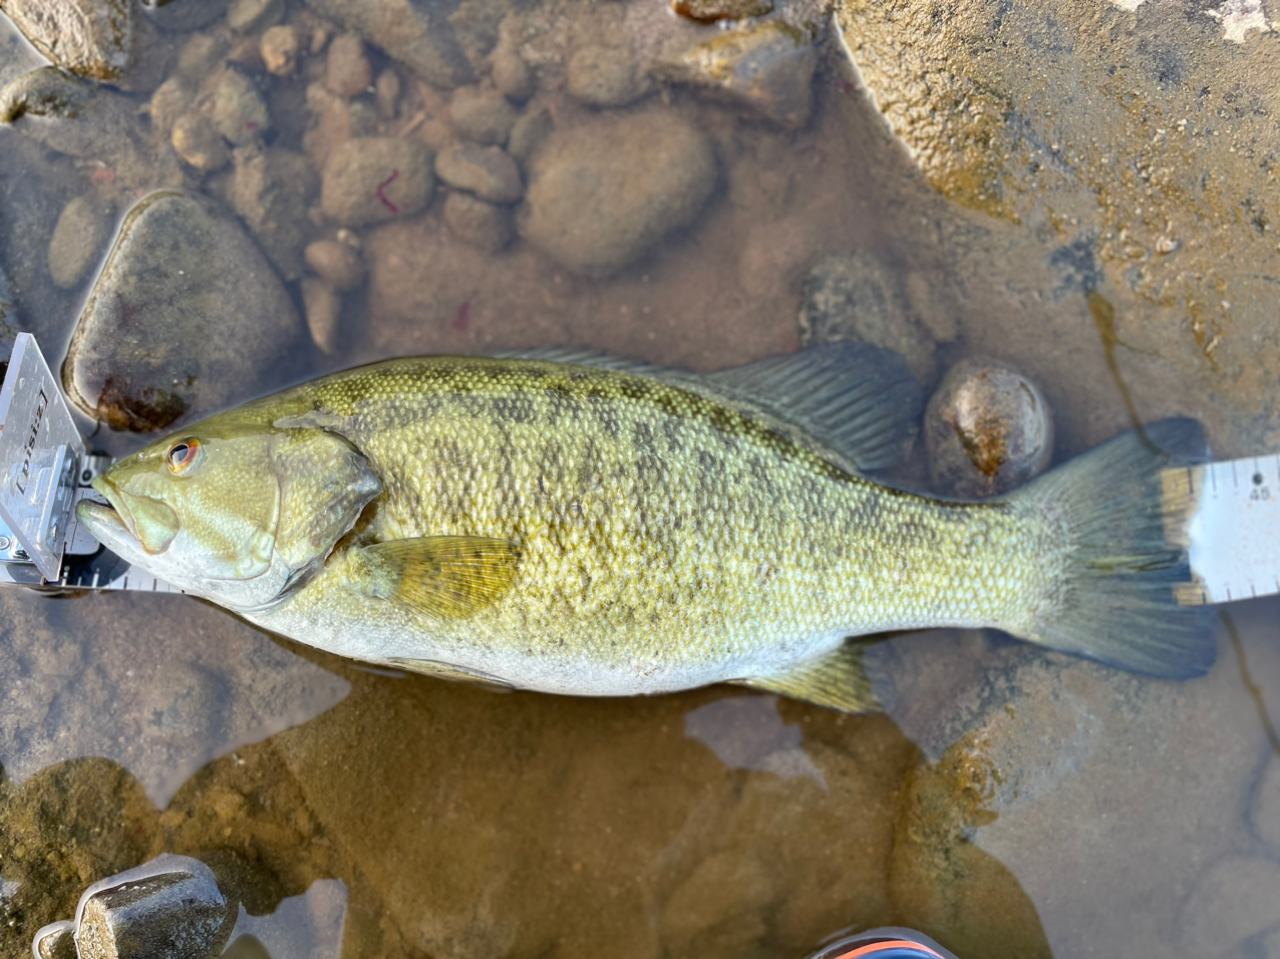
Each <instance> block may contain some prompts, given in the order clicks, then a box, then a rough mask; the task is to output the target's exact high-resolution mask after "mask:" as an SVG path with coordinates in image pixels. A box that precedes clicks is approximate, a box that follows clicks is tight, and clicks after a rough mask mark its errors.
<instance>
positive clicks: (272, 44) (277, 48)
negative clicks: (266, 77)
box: [262, 24, 302, 77]
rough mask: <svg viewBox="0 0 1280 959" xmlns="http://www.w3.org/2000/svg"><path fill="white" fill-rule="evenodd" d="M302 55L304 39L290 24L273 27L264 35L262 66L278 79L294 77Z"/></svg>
mask: <svg viewBox="0 0 1280 959" xmlns="http://www.w3.org/2000/svg"><path fill="white" fill-rule="evenodd" d="M301 53H302V39H301V38H300V37H299V36H298V31H297V30H296V29H294V28H293V27H292V26H289V25H288V24H284V25H281V26H278V27H272V28H271V29H270V30H268V31H267V32H266V33H264V34H263V35H262V64H263V66H265V67H266V68H267V72H268V73H273V74H275V75H276V76H278V77H290V76H293V73H294V71H295V70H297V69H298V57H299V55H300V54H301Z"/></svg>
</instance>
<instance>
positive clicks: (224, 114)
mask: <svg viewBox="0 0 1280 959" xmlns="http://www.w3.org/2000/svg"><path fill="white" fill-rule="evenodd" d="M212 111H213V112H212V117H213V125H214V126H215V127H217V129H218V132H219V133H221V134H222V135H223V136H224V137H226V138H227V139H228V140H229V141H230V142H231V143H234V144H235V145H236V146H244V145H245V144H246V143H252V142H254V141H255V140H257V139H259V138H261V136H262V135H263V134H264V133H266V132H267V131H268V130H269V129H271V115H270V114H269V113H268V112H267V103H266V101H265V100H263V98H262V94H261V93H260V92H258V87H257V85H256V84H254V82H253V81H252V80H250V79H249V78H248V77H247V76H245V75H244V74H243V73H241V72H240V71H239V70H235V69H232V68H227V69H226V70H224V71H223V72H222V76H221V77H219V78H218V80H217V82H216V84H215V85H214V88H213V107H212Z"/></svg>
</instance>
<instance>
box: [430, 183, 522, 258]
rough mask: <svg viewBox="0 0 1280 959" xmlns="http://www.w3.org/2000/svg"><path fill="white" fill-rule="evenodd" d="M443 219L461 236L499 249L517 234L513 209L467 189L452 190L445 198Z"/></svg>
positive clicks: (486, 248)
mask: <svg viewBox="0 0 1280 959" xmlns="http://www.w3.org/2000/svg"><path fill="white" fill-rule="evenodd" d="M444 221H445V223H447V224H449V229H450V230H452V231H453V234H454V235H455V236H456V237H458V239H460V240H463V241H465V242H467V243H470V244H471V245H472V246H475V247H479V248H480V249H482V250H484V251H485V252H487V253H497V252H498V251H499V250H501V249H502V248H503V247H505V246H506V245H507V244H508V243H510V242H511V238H512V236H514V235H515V224H514V223H513V222H512V218H511V211H510V209H508V208H506V207H501V206H495V205H494V204H492V203H486V202H485V201H484V200H480V199H477V198H476V197H474V196H471V195H470V194H467V193H450V194H449V196H448V198H446V199H445V201H444Z"/></svg>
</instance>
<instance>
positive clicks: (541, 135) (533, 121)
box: [507, 106, 555, 163]
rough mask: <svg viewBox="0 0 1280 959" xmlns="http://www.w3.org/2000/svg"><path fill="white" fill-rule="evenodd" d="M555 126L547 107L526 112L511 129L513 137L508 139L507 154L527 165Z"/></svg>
mask: <svg viewBox="0 0 1280 959" xmlns="http://www.w3.org/2000/svg"><path fill="white" fill-rule="evenodd" d="M554 126H555V122H554V121H553V120H552V119H551V111H550V110H549V109H547V108H546V107H545V106H542V107H535V108H531V109H528V110H526V111H525V112H524V113H522V114H520V119H519V120H517V121H516V125H515V126H513V127H512V128H511V136H510V137H508V138H507V152H508V153H510V154H511V155H512V156H513V157H515V158H516V159H517V160H519V161H520V162H521V163H527V162H528V161H529V158H530V157H532V156H533V153H534V151H535V150H537V149H538V147H539V146H541V145H542V141H543V140H545V139H546V138H547V134H549V133H550V132H551V129H552V127H554Z"/></svg>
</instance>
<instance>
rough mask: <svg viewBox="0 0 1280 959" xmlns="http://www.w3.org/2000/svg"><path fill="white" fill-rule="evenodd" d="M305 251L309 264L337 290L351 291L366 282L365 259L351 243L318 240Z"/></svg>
mask: <svg viewBox="0 0 1280 959" xmlns="http://www.w3.org/2000/svg"><path fill="white" fill-rule="evenodd" d="M341 233H342V231H339V234H341ZM303 253H304V256H305V257H306V261H307V266H309V267H311V269H312V270H314V271H315V272H316V274H317V275H318V276H320V277H322V278H323V279H325V280H327V281H328V282H329V283H330V284H332V286H333V288H334V289H335V290H339V291H341V292H343V293H350V292H352V291H353V290H356V289H359V287H360V285H361V284H362V283H364V277H365V263H364V260H363V259H362V258H361V256H360V252H359V250H357V249H355V248H354V247H353V246H352V245H351V244H350V243H344V242H343V241H342V240H341V239H338V240H317V241H316V242H314V243H311V244H309V245H308V246H307V248H306V250H304V251H303Z"/></svg>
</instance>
